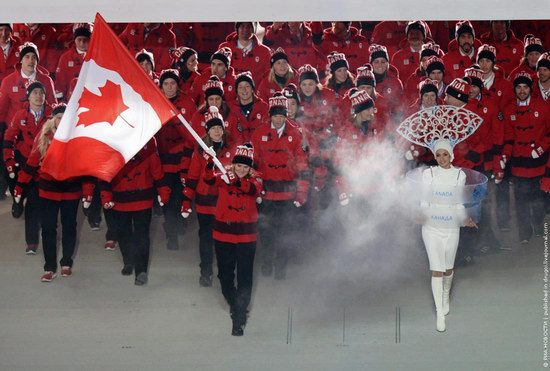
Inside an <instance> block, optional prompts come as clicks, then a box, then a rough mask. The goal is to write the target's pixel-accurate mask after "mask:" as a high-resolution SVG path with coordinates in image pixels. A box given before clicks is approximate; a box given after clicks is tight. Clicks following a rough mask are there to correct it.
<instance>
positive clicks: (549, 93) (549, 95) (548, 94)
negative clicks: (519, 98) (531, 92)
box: [539, 81, 550, 102]
mask: <svg viewBox="0 0 550 371" xmlns="http://www.w3.org/2000/svg"><path fill="white" fill-rule="evenodd" d="M539 89H540V95H542V99H544V101H545V102H546V101H547V100H548V98H550V88H548V89H544V88H543V87H542V84H541V83H540V81H539Z"/></svg>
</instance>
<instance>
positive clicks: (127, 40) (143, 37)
mask: <svg viewBox="0 0 550 371" xmlns="http://www.w3.org/2000/svg"><path fill="white" fill-rule="evenodd" d="M119 37H120V40H121V41H122V43H123V44H124V45H126V47H127V48H128V50H129V51H130V54H132V55H134V54H136V53H137V52H139V51H140V50H141V49H147V50H148V51H150V52H152V53H153V54H154V55H155V61H156V67H157V71H162V70H164V69H167V68H170V67H172V57H171V56H170V53H169V51H170V48H175V47H176V35H174V33H173V32H172V30H170V28H169V27H168V25H166V24H164V23H129V24H128V26H126V29H125V30H124V31H123V32H122V33H121V34H120V36H119Z"/></svg>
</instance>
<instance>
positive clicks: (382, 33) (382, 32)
mask: <svg viewBox="0 0 550 371" xmlns="http://www.w3.org/2000/svg"><path fill="white" fill-rule="evenodd" d="M406 27H407V22H400V21H382V22H380V23H378V24H377V25H376V26H375V27H374V31H373V32H372V37H371V42H372V43H373V44H378V45H384V46H385V47H386V48H387V49H388V55H390V56H392V55H394V54H395V52H397V51H398V50H399V43H400V42H401V40H403V39H404V38H406V37H407V35H406V34H405V28H406Z"/></svg>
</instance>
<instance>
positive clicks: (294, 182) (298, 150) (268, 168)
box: [252, 120, 309, 204]
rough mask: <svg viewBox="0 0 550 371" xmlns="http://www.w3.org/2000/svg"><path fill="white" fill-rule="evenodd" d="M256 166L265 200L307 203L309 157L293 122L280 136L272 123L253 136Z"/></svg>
mask: <svg viewBox="0 0 550 371" xmlns="http://www.w3.org/2000/svg"><path fill="white" fill-rule="evenodd" d="M252 145H253V147H254V163H255V164H257V167H258V171H259V172H260V173H261V174H262V179H263V187H264V189H263V192H262V198H265V199H266V200H270V201H294V200H296V201H298V202H300V203H301V204H304V203H305V202H306V200H307V193H308V190H309V179H308V176H309V175H308V162H307V155H306V153H305V152H304V150H303V148H302V133H300V131H299V129H298V128H297V127H296V126H294V125H293V124H291V123H290V121H288V120H287V121H286V122H285V126H284V128H283V131H282V133H281V136H280V137H279V134H278V133H277V130H275V129H274V128H272V127H271V124H268V123H266V124H263V125H261V126H260V127H259V128H257V129H256V131H255V132H254V134H253V135H252Z"/></svg>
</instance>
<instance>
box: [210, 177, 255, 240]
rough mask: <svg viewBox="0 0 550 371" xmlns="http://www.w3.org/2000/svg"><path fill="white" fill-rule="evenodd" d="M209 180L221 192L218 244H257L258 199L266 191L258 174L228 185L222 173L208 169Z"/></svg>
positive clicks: (217, 207) (217, 231) (216, 236)
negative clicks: (263, 189) (263, 190)
mask: <svg viewBox="0 0 550 371" xmlns="http://www.w3.org/2000/svg"><path fill="white" fill-rule="evenodd" d="M205 181H206V182H207V183H210V184H212V185H213V186H215V187H217V188H218V190H219V196H218V203H217V205H216V217H215V220H214V231H213V237H214V240H216V241H221V242H226V243H232V244H239V243H249V242H255V241H256V236H257V229H258V207H257V205H256V198H257V197H258V196H259V195H260V194H261V192H262V181H261V180H260V179H259V177H258V174H257V173H256V172H254V171H253V172H252V175H250V176H247V177H244V178H241V179H240V180H239V181H238V182H237V183H231V184H227V183H225V182H224V181H223V180H222V179H221V174H216V175H214V172H213V170H211V169H208V170H207V171H206V174H205Z"/></svg>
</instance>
